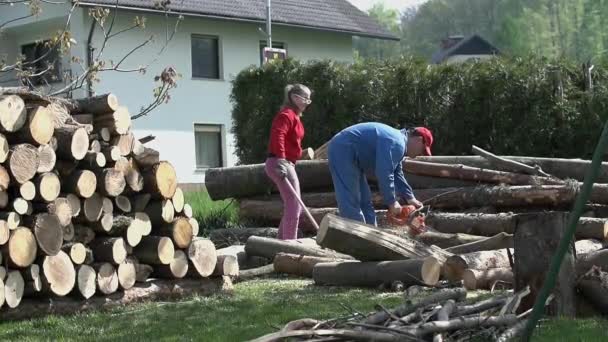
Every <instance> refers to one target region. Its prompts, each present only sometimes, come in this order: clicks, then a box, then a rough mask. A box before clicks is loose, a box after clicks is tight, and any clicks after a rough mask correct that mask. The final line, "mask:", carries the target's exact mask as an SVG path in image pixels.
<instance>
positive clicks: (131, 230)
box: [106, 213, 151, 247]
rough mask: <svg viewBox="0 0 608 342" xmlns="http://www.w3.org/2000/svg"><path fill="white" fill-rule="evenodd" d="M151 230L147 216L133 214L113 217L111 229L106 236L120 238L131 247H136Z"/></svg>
mask: <svg viewBox="0 0 608 342" xmlns="http://www.w3.org/2000/svg"><path fill="white" fill-rule="evenodd" d="M150 229H151V223H150V220H149V219H148V215H146V214H145V213H134V214H129V215H118V216H114V221H113V225H112V229H111V230H110V231H108V232H107V233H106V234H108V235H111V236H122V237H124V238H125V241H127V243H128V244H129V246H131V247H135V246H137V245H138V244H139V243H140V242H141V238H142V237H143V236H144V235H147V234H144V233H146V232H148V231H149V230H150Z"/></svg>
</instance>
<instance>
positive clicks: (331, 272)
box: [312, 257, 441, 287]
mask: <svg viewBox="0 0 608 342" xmlns="http://www.w3.org/2000/svg"><path fill="white" fill-rule="evenodd" d="M440 275H441V263H440V262H439V261H437V259H435V258H434V257H429V258H424V259H415V260H396V261H380V262H353V261H345V262H332V263H319V264H317V265H315V266H314V269H313V272H312V277H313V279H314V281H315V284H318V285H338V286H370V287H376V286H378V285H380V284H383V283H390V282H392V281H395V280H399V281H401V282H403V283H404V285H405V286H410V285H430V286H433V285H435V284H437V282H438V281H439V276H440Z"/></svg>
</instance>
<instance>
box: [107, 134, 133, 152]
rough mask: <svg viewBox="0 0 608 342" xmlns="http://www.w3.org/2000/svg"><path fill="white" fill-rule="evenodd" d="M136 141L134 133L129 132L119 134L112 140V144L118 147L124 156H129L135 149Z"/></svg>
mask: <svg viewBox="0 0 608 342" xmlns="http://www.w3.org/2000/svg"><path fill="white" fill-rule="evenodd" d="M134 143H135V137H134V136H133V133H131V132H127V133H126V134H121V135H117V136H115V137H114V139H112V140H111V144H112V145H114V146H116V147H118V150H119V151H120V155H121V156H123V157H126V156H128V155H129V154H131V151H133V144H134Z"/></svg>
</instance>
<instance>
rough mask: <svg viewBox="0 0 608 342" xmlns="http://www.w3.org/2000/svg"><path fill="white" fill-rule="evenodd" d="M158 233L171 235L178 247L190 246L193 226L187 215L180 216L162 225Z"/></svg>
mask: <svg viewBox="0 0 608 342" xmlns="http://www.w3.org/2000/svg"><path fill="white" fill-rule="evenodd" d="M158 234H159V235H160V236H167V237H170V238H171V240H173V244H174V245H175V247H177V248H188V246H189V245H190V242H192V237H193V235H192V226H191V225H190V222H189V221H188V219H187V218H185V217H178V218H176V219H175V220H174V221H173V222H171V223H168V224H164V225H162V226H161V227H160V228H159V230H158Z"/></svg>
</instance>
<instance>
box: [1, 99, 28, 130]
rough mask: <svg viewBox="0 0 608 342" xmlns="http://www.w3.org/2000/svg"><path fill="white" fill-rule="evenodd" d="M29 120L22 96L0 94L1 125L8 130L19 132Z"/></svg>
mask: <svg viewBox="0 0 608 342" xmlns="http://www.w3.org/2000/svg"><path fill="white" fill-rule="evenodd" d="M26 120H27V110H26V108H25V103H24V102H23V99H21V97H19V96H16V95H2V96H0V125H1V126H2V129H3V130H4V131H6V132H17V131H18V130H20V129H21V127H23V125H24V124H25V121H26Z"/></svg>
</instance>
